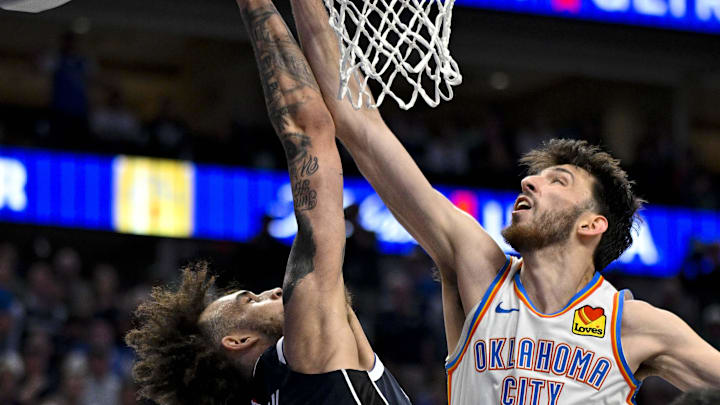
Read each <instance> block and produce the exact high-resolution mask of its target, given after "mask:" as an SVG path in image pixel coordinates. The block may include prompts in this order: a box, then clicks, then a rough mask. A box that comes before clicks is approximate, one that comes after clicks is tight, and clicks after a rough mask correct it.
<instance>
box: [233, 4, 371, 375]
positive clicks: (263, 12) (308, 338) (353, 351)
mask: <svg viewBox="0 0 720 405" xmlns="http://www.w3.org/2000/svg"><path fill="white" fill-rule="evenodd" d="M237 3H238V5H239V7H240V10H241V14H242V17H243V20H244V21H245V25H246V27H247V29H248V32H249V34H250V40H251V42H252V45H253V49H254V51H255V57H256V60H257V63H258V70H259V71H260V79H261V81H262V87H263V91H264V93H265V101H266V104H267V109H268V114H269V117H270V121H271V122H272V125H273V127H274V128H275V131H276V133H277V135H278V137H279V138H280V141H281V142H282V145H283V148H284V149H285V155H286V158H287V163H288V171H289V173H290V182H291V187H292V194H293V201H294V204H295V217H296V219H297V224H298V233H297V236H296V237H295V241H294V243H293V246H292V250H291V251H290V257H289V258H288V263H287V269H286V271H285V280H284V282H283V290H284V293H283V305H284V310H285V319H284V334H285V343H284V348H285V355H286V357H287V359H288V364H289V365H290V367H291V368H292V369H294V370H295V371H299V372H304V373H321V372H326V371H330V370H335V369H338V368H358V346H357V344H355V338H354V334H353V330H352V328H351V326H350V324H349V322H348V307H347V305H346V301H345V287H344V283H343V277H342V271H341V269H342V262H343V251H344V248H345V219H344V215H343V205H342V183H343V182H342V167H341V164H340V157H339V155H338V151H337V147H336V144H335V128H334V126H333V121H332V117H331V116H330V113H329V112H328V110H327V108H326V107H325V104H324V102H323V99H322V96H321V94H320V90H319V88H318V85H317V82H316V81H315V78H314V76H313V73H312V71H311V70H310V67H309V66H308V64H307V61H306V60H305V57H304V56H303V54H302V51H301V50H300V48H299V47H298V45H297V43H296V42H295V40H294V39H293V37H292V34H291V33H290V31H289V30H288V28H287V26H286V25H285V22H284V21H283V19H282V17H281V16H280V14H278V12H277V10H276V9H275V6H274V5H273V4H272V2H271V1H270V0H237ZM259 270H260V271H263V270H264V269H259Z"/></svg>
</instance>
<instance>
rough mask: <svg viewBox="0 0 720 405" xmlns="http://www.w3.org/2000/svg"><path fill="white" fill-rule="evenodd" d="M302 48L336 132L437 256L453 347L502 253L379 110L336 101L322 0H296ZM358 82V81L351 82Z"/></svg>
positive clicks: (336, 55) (335, 55)
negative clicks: (440, 188)
mask: <svg viewBox="0 0 720 405" xmlns="http://www.w3.org/2000/svg"><path fill="white" fill-rule="evenodd" d="M291 4H292V8H293V13H294V15H295V22H296V25H297V29H298V35H299V36H300V42H301V44H302V46H303V51H304V53H305V55H306V57H307V58H308V61H309V63H310V66H311V67H312V69H313V71H314V72H315V77H316V78H317V80H318V83H319V85H320V89H321V91H322V93H323V96H324V97H325V103H326V104H327V106H328V109H329V110H330V113H331V114H332V116H333V120H334V121H335V125H336V130H337V136H338V138H340V139H341V140H342V142H343V144H344V145H345V146H346V147H347V149H348V150H349V151H350V153H351V154H352V156H353V159H354V160H355V163H357V166H358V168H359V169H360V171H361V172H362V173H363V175H364V176H365V178H367V179H368V181H369V182H370V183H371V184H372V186H373V188H374V189H375V190H376V191H377V193H378V194H379V195H380V197H381V198H382V199H383V201H384V202H385V204H386V205H387V206H388V208H389V209H390V210H391V211H392V213H393V214H394V215H395V217H396V218H397V219H398V221H399V222H400V223H401V224H402V225H403V226H404V227H405V229H407V230H408V232H410V234H411V235H412V236H413V237H414V238H415V239H416V240H417V241H418V243H420V245H422V247H423V248H424V249H425V251H426V252H428V254H429V255H430V256H432V258H433V260H434V261H435V263H436V264H437V266H438V268H439V269H440V275H441V279H442V294H443V313H444V316H445V329H446V336H447V344H448V350H449V351H452V350H453V349H454V348H455V345H456V343H457V341H458V339H459V337H460V333H461V330H462V325H463V322H464V320H465V317H466V315H467V312H469V311H470V309H471V308H472V307H473V306H475V304H476V303H477V302H478V301H479V300H480V299H481V298H482V296H483V294H484V293H485V291H486V290H487V288H488V286H489V285H490V283H491V281H492V280H493V278H494V277H495V275H496V273H497V271H498V269H500V267H502V265H503V264H504V263H505V255H504V253H503V252H502V250H501V249H500V247H499V246H498V245H497V243H495V241H494V240H493V239H492V238H491V237H490V236H489V235H488V233H487V232H485V230H484V229H483V228H482V227H481V226H480V225H479V224H478V223H477V221H475V219H474V218H472V217H471V216H470V215H467V214H465V213H464V212H463V211H461V210H460V209H458V208H456V207H455V206H454V205H453V204H452V203H451V202H450V201H449V200H448V199H447V198H445V197H444V196H443V195H442V194H440V193H438V192H437V191H435V190H434V189H433V187H432V186H431V185H430V183H429V182H428V181H427V179H426V178H425V176H424V175H423V174H422V172H421V171H420V169H419V168H418V167H417V165H416V164H415V162H414V161H413V159H412V157H411V156H410V154H408V152H407V151H406V150H405V148H404V147H403V145H402V144H401V143H400V141H398V139H397V138H396V137H395V135H394V134H393V133H392V131H391V130H390V129H389V128H388V127H387V125H385V122H384V121H383V119H382V117H381V116H380V113H379V111H378V110H377V109H362V110H360V111H355V110H354V109H353V107H352V106H351V105H350V103H348V102H347V101H346V100H341V101H339V100H337V89H338V84H339V81H340V79H339V72H338V60H339V59H340V51H339V46H338V43H337V37H336V35H335V33H334V32H333V31H332V29H331V28H330V25H329V24H328V20H329V17H328V14H327V11H326V10H325V7H324V5H323V3H322V0H291ZM350 85H351V86H354V85H355V81H354V80H351V81H350Z"/></svg>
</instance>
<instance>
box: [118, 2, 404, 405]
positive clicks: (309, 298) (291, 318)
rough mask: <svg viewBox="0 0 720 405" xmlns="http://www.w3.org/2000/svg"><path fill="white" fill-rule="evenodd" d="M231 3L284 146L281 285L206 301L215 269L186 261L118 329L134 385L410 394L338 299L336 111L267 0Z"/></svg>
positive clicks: (288, 400) (206, 393)
mask: <svg viewBox="0 0 720 405" xmlns="http://www.w3.org/2000/svg"><path fill="white" fill-rule="evenodd" d="M237 3H238V5H239V7H240V10H241V14H242V16H243V20H244V21H245V25H246V27H247V28H248V32H249V34H250V40H251V42H252V45H253V49H254V51H255V56H256V58H257V62H258V68H259V71H260V78H261V81H262V86H263V89H264V93H265V100H266V103H267V108H268V112H269V116H270V120H271V122H272V124H273V127H274V128H275V131H276V132H277V134H278V136H279V138H280V140H281V142H282V145H283V147H284V149H285V154H286V157H287V162H288V170H289V173H290V181H291V185H292V193H293V200H294V205H295V206H294V208H295V216H296V219H297V224H298V233H297V236H296V238H295V241H294V243H293V246H292V250H291V252H290V257H289V259H288V264H287V269H286V272H285V280H284V283H283V289H280V288H275V289H272V290H268V291H265V292H262V293H259V294H255V293H252V292H250V291H236V292H233V293H231V294H226V295H224V296H222V297H220V298H217V299H214V300H213V299H212V298H210V297H211V295H212V294H211V292H212V291H211V290H212V285H213V281H214V280H213V278H209V277H208V272H207V268H206V266H202V265H201V266H199V268H197V269H191V268H187V269H185V270H184V271H183V278H182V282H181V285H180V286H179V288H177V289H176V290H172V289H168V288H166V289H156V290H155V291H154V292H153V295H152V298H151V300H149V301H147V302H146V303H144V304H143V305H141V306H140V307H139V309H138V312H137V314H138V315H139V318H140V323H141V324H140V327H139V328H138V329H135V330H133V331H131V332H129V334H128V335H127V338H126V340H127V342H128V343H129V344H130V346H131V347H133V348H134V349H135V350H136V352H137V354H138V360H137V362H136V364H135V366H134V376H135V378H136V380H137V382H138V384H139V386H140V394H141V395H142V396H144V397H147V398H150V399H152V400H154V401H156V402H158V403H159V404H161V405H165V404H173V405H174V404H188V405H201V404H222V405H225V404H237V405H239V404H255V405H307V404H314V405H323V404H326V405H342V404H348V405H410V400H409V399H408V397H407V395H405V393H404V392H403V390H402V389H401V387H400V386H399V385H398V383H397V381H396V380H395V379H394V377H393V376H392V375H391V374H390V373H389V372H388V371H387V370H385V369H384V367H383V364H382V362H381V361H380V359H378V357H377V356H376V355H375V354H374V353H373V350H372V348H371V346H370V344H369V342H368V340H367V338H366V337H365V334H364V332H363V330H362V327H361V326H360V323H359V322H358V319H357V317H356V316H355V314H354V312H353V310H352V309H351V307H350V305H349V303H348V300H347V298H346V290H345V285H344V282H343V275H342V263H343V255H344V247H345V220H344V215H343V201H342V198H343V197H342V196H343V178H342V167H341V164H340V157H339V155H338V151H337V147H336V143H335V128H334V125H333V122H332V117H331V116H330V113H329V112H328V110H327V109H326V107H325V105H324V103H323V99H322V95H321V93H320V90H319V87H318V85H317V83H316V81H315V78H314V77H313V74H312V71H311V70H310V68H309V66H308V65H307V62H306V60H305V57H304V56H303V54H302V51H301V50H300V48H299V47H298V45H297V43H296V42H295V40H294V39H293V37H292V34H291V33H290V32H289V30H288V29H287V26H286V25H285V23H284V21H283V20H282V18H281V16H280V15H279V14H278V12H277V10H276V9H275V6H274V5H273V4H272V3H271V1H270V0H238V1H237ZM257 270H258V269H251V270H250V271H257ZM260 271H266V270H265V269H260Z"/></svg>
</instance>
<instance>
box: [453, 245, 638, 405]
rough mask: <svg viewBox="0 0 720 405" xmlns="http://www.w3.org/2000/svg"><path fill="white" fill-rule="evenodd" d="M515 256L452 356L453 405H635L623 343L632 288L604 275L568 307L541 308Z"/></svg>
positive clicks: (634, 383)
mask: <svg viewBox="0 0 720 405" xmlns="http://www.w3.org/2000/svg"><path fill="white" fill-rule="evenodd" d="M521 269H522V259H517V258H514V257H509V258H508V259H507V262H506V264H505V266H504V267H503V269H502V270H501V271H500V272H499V273H498V275H497V276H496V278H495V280H494V281H493V283H492V284H491V285H490V287H489V288H488V291H487V292H486V293H485V295H484V296H483V298H482V300H480V302H479V303H477V305H475V307H474V308H473V309H472V310H471V311H470V312H469V313H468V316H467V319H466V320H465V324H464V325H463V332H462V335H461V336H460V340H459V341H458V344H457V347H456V348H455V350H454V351H453V352H452V353H451V354H450V355H449V356H448V358H447V360H446V364H445V366H446V369H447V375H448V381H447V384H448V404H449V405H461V404H462V405H466V404H501V405H528V404H529V405H541V404H542V405H545V404H549V405H562V404H577V403H588V404H620V403H625V404H634V403H635V393H636V391H637V388H638V387H639V385H640V382H639V381H637V380H636V379H635V377H634V376H633V373H632V371H631V370H630V369H629V367H628V365H627V362H626V360H625V356H624V354H623V350H622V343H621V341H620V324H621V319H622V308H623V302H624V292H622V291H621V292H619V291H617V290H616V289H615V287H613V286H612V285H611V284H610V283H609V282H607V281H606V280H605V279H604V278H603V277H602V276H601V275H600V273H595V276H594V277H593V279H592V280H591V281H590V282H589V283H588V285H587V286H585V288H583V289H582V290H581V291H580V292H578V293H577V294H575V296H574V297H573V298H571V299H570V302H569V303H568V304H567V305H566V306H565V308H563V309H562V310H560V311H558V312H556V313H554V314H543V313H541V312H539V311H538V310H537V309H535V308H534V306H533V304H532V302H531V301H530V299H529V297H528V295H527V293H526V292H525V288H524V287H523V285H522V282H521V281H520V270H521Z"/></svg>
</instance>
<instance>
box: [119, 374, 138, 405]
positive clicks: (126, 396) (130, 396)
mask: <svg viewBox="0 0 720 405" xmlns="http://www.w3.org/2000/svg"><path fill="white" fill-rule="evenodd" d="M139 403H140V402H138V400H137V385H135V383H134V382H133V380H132V379H126V380H125V381H124V382H123V385H122V390H121V391H120V401H119V403H118V405H138V404H139Z"/></svg>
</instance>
